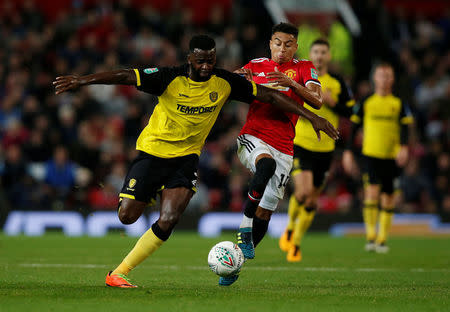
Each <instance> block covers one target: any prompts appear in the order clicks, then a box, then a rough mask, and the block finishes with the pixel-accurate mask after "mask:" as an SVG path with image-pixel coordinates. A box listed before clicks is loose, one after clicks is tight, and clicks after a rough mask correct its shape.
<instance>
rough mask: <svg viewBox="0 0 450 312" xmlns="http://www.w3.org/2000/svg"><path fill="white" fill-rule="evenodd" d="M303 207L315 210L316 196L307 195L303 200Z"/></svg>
mask: <svg viewBox="0 0 450 312" xmlns="http://www.w3.org/2000/svg"><path fill="white" fill-rule="evenodd" d="M305 207H309V208H311V209H312V210H315V209H316V207H317V200H316V198H314V197H312V196H307V198H306V200H305ZM305 210H306V208H305ZM312 210H311V211H312Z"/></svg>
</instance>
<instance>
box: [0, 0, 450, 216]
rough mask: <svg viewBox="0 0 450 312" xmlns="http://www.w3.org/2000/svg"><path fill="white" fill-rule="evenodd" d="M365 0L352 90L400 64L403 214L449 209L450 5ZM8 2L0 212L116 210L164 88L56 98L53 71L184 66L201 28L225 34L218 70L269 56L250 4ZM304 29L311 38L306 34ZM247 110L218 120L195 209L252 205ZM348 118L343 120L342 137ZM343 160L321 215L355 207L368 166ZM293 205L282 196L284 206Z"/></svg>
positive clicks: (228, 110) (263, 27)
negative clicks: (241, 136) (352, 167)
mask: <svg viewBox="0 0 450 312" xmlns="http://www.w3.org/2000/svg"><path fill="white" fill-rule="evenodd" d="M174 3H178V2H177V1H175V2H174ZM357 3H358V4H357V5H355V7H354V9H355V12H356V14H357V16H358V17H359V19H360V21H361V24H362V25H361V26H362V35H361V36H360V37H357V38H351V36H350V35H349V36H350V38H351V41H350V46H351V45H353V53H352V54H351V55H349V56H348V57H351V58H352V60H351V62H352V64H353V66H352V68H351V69H350V70H349V71H347V70H346V71H344V73H345V77H346V79H347V81H348V82H349V84H350V85H351V86H352V89H353V91H354V95H355V98H356V100H358V99H361V98H362V97H364V96H365V95H367V94H369V93H370V92H371V84H370V81H369V79H368V77H369V74H370V69H371V67H372V65H373V64H374V63H375V62H377V61H379V60H387V61H390V62H391V63H393V64H394V66H395V68H396V72H397V76H396V77H397V85H396V88H395V89H396V93H397V94H398V95H399V96H400V97H401V98H402V99H404V100H405V101H407V102H408V103H409V104H410V105H411V106H412V107H413V109H414V115H415V118H416V124H415V125H414V131H413V132H414V135H413V139H412V141H411V159H410V161H409V164H408V165H407V167H406V168H405V170H404V173H403V175H402V176H401V178H400V181H399V185H398V187H399V189H400V190H401V191H402V192H401V193H402V195H401V196H400V199H399V211H405V212H439V213H440V214H441V215H444V216H445V215H446V216H447V217H449V216H450V192H449V189H450V185H449V177H450V174H449V173H450V172H449V171H450V154H449V149H448V147H449V143H450V140H449V139H450V127H449V125H450V124H449V121H450V79H449V78H450V75H449V74H450V46H449V43H450V9H449V10H448V11H447V12H445V14H443V15H442V16H441V17H439V18H433V19H429V18H424V17H423V16H421V15H417V16H414V15H405V12H404V11H402V10H397V11H395V12H394V13H388V12H387V11H385V9H384V8H383V7H382V6H381V5H378V4H377V3H378V2H377V1H368V2H367V3H365V4H359V3H360V2H357ZM1 5H2V7H1V8H0V37H1V38H2V40H1V41H0V60H1V62H0V177H1V180H0V181H1V182H0V207H2V208H0V215H1V214H3V213H4V212H6V211H8V210H11V209H20V210H37V209H39V210H71V209H76V210H80V211H83V212H86V213H88V212H90V211H92V210H99V209H108V210H114V209H116V208H117V204H118V197H117V194H118V192H119V190H120V189H121V187H122V183H123V179H124V175H125V174H126V170H127V165H128V163H129V162H130V161H131V160H132V159H133V158H134V157H135V155H136V150H135V141H136V138H137V136H138V134H139V133H140V130H141V129H142V128H143V127H144V126H145V125H146V124H147V122H148V118H149V116H150V114H151V112H152V109H153V107H154V105H155V104H156V98H154V97H152V96H149V95H147V94H144V93H140V92H138V91H137V90H136V89H135V88H134V87H128V86H105V85H95V86H89V87H88V88H83V89H80V90H79V91H78V92H74V93H65V94H63V95H60V96H55V94H54V89H53V86H52V84H51V82H52V81H53V79H54V78H55V77H57V76H61V75H67V74H76V75H84V74H88V73H92V72H96V71H104V70H112V69H117V68H136V67H162V66H173V65H178V64H181V63H184V62H185V58H186V55H187V51H188V47H187V44H188V41H189V39H190V37H191V36H192V34H194V33H198V32H206V33H209V34H211V35H213V36H214V37H215V39H216V43H217V55H218V61H219V66H220V67H223V68H226V69H229V70H234V69H236V68H238V67H240V66H242V65H243V64H245V63H246V62H248V61H249V60H251V59H252V58H255V57H261V56H264V55H268V51H267V48H266V46H267V42H266V39H264V38H267V37H268V35H267V34H268V31H270V26H271V25H270V22H269V25H268V22H267V18H260V16H258V15H257V14H260V13H259V11H258V10H253V9H252V8H248V9H247V10H245V8H240V9H241V12H243V13H242V14H241V15H240V16H239V17H233V18H228V17H229V16H230V12H228V11H227V10H225V9H224V8H222V7H221V6H213V7H212V9H211V11H210V12H209V14H208V16H209V21H207V22H205V23H201V24H198V23H196V22H194V21H193V19H192V11H191V10H189V9H188V8H183V7H175V8H174V9H173V10H170V13H167V14H163V13H161V12H157V10H155V9H154V8H152V7H151V6H149V5H145V6H144V7H141V8H139V9H138V8H136V7H134V6H132V5H131V4H130V2H129V1H127V0H121V1H118V2H114V3H113V4H111V2H109V1H99V2H98V4H97V5H93V6H86V5H83V1H73V4H72V8H71V9H70V10H69V11H65V12H62V13H61V14H60V15H59V16H58V17H57V18H55V19H52V20H48V19H47V18H46V17H45V14H44V12H41V11H40V10H39V9H38V8H37V7H36V6H35V3H34V1H33V0H26V1H24V2H23V5H22V6H17V5H15V3H14V2H13V1H3V2H2V3H1ZM233 16H235V15H234V14H233ZM335 22H339V20H337V18H336V19H335ZM319 33H320V32H319ZM320 35H321V36H327V34H326V33H323V32H322V33H321V34H320ZM299 37H300V44H301V42H302V41H301V40H302V32H301V31H300V34H299ZM261 38H262V39H261ZM337 65H339V64H337ZM246 112H247V105H245V104H241V103H235V102H233V103H229V104H228V105H226V106H225V108H224V110H223V112H222V113H221V115H220V116H219V118H218V122H217V123H216V125H215V126H214V128H213V130H212V132H211V135H210V136H209V138H208V140H207V144H206V145H205V148H204V151H203V153H202V155H201V157H200V164H199V176H200V185H199V189H198V194H197V195H196V196H194V198H193V200H192V202H191V204H190V208H189V209H195V210H196V211H198V210H200V211H209V210H229V211H241V210H242V207H243V202H244V199H245V196H246V191H247V182H248V179H249V173H248V172H247V170H246V169H245V168H244V167H242V165H241V164H240V162H239V161H238V159H237V156H236V150H235V142H236V137H237V134H238V133H239V130H240V128H241V127H242V125H243V123H244V121H245V116H246ZM347 127H348V122H347V121H345V120H344V121H343V122H342V126H341V132H342V134H343V136H344V137H345V136H346V135H347V131H346V130H347ZM339 144H340V146H343V143H342V142H341V143H339ZM338 146H339V145H338ZM336 156H337V157H335V161H334V163H333V165H332V170H331V172H330V177H329V183H328V186H327V188H326V191H325V192H324V194H323V195H322V196H321V198H320V200H319V213H341V214H346V213H350V212H352V211H353V212H354V211H355V210H356V209H359V208H358V207H359V201H360V200H361V194H362V192H361V183H360V180H361V178H360V174H359V172H357V171H355V172H354V174H353V175H352V176H351V177H347V176H345V175H344V173H343V170H342V167H341V165H340V157H339V153H337V155H336ZM286 198H288V197H286ZM286 207H287V205H286V203H282V204H281V205H280V208H279V209H280V210H282V211H283V210H285V209H286ZM358 213H359V211H358Z"/></svg>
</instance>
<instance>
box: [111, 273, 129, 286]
mask: <svg viewBox="0 0 450 312" xmlns="http://www.w3.org/2000/svg"><path fill="white" fill-rule="evenodd" d="M114 275H117V276H119V277H120V278H123V279H124V280H125V281H126V282H127V283H129V284H131V281H130V279H129V278H128V277H127V276H126V275H123V274H120V273H117V274H114Z"/></svg>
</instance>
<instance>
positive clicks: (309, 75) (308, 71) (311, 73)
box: [299, 61, 320, 86]
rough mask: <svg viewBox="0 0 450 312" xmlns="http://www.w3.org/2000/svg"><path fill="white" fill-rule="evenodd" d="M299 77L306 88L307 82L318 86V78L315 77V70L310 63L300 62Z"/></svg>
mask: <svg viewBox="0 0 450 312" xmlns="http://www.w3.org/2000/svg"><path fill="white" fill-rule="evenodd" d="M299 71H300V77H301V82H303V85H305V86H306V84H307V83H308V82H313V83H317V84H319V85H320V82H319V76H318V75H317V70H316V68H315V67H314V65H313V63H312V62H310V61H302V63H301V65H300V68H299Z"/></svg>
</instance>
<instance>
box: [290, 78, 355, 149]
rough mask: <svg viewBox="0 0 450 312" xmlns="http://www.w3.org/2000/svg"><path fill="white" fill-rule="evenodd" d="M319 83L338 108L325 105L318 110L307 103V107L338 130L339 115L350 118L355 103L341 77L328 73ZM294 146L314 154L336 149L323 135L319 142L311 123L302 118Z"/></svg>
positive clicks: (296, 128) (330, 139) (297, 127)
mask: <svg viewBox="0 0 450 312" xmlns="http://www.w3.org/2000/svg"><path fill="white" fill-rule="evenodd" d="M319 81H320V84H321V85H322V90H323V92H328V91H329V92H331V97H332V98H333V100H335V101H336V102H337V104H336V106H335V107H330V106H327V105H326V104H323V105H322V107H321V108H320V109H319V110H317V109H314V108H312V107H311V106H309V105H308V104H306V103H305V107H306V108H307V109H309V110H310V111H312V112H314V113H315V114H317V115H319V116H321V117H323V118H325V119H327V120H328V121H329V122H330V123H331V124H332V125H333V126H334V127H335V128H337V127H338V125H339V115H344V116H347V117H349V116H350V114H351V107H352V106H353V105H354V101H353V100H352V96H351V94H350V92H349V90H348V88H347V86H346V84H345V82H344V81H343V80H342V79H341V78H340V77H338V76H335V75H330V74H328V73H327V74H325V75H322V76H319ZM294 144H295V145H298V146H301V147H302V148H304V149H307V150H309V151H312V152H331V151H333V150H334V148H335V142H334V140H333V139H332V138H330V137H329V136H327V135H323V134H322V135H321V140H320V141H319V140H318V139H317V135H316V132H315V131H314V128H313V127H312V125H311V123H310V122H309V121H308V120H306V119H304V118H300V119H299V120H298V122H297V125H296V127H295V138H294Z"/></svg>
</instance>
